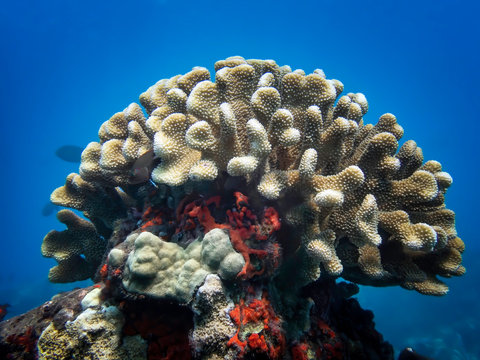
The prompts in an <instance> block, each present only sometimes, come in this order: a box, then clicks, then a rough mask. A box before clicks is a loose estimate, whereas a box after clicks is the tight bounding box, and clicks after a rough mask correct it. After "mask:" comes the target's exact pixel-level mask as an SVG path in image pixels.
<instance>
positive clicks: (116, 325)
mask: <svg viewBox="0 0 480 360" xmlns="http://www.w3.org/2000/svg"><path fill="white" fill-rule="evenodd" d="M220 286H221V282H220V281H219V278H218V277H217V276H216V275H209V276H207V279H206V281H205V283H204V284H203V285H202V286H201V287H200V288H199V289H198V291H197V294H196V296H195V299H194V301H193V306H192V307H191V308H192V309H193V311H192V310H190V307H187V306H179V305H177V304H173V303H171V302H166V301H159V300H156V299H153V298H148V297H141V298H137V299H133V298H128V297H126V298H122V297H121V296H113V297H112V296H109V295H108V294H107V293H108V289H106V288H105V287H103V289H102V288H99V287H95V286H92V287H89V288H85V289H76V290H73V291H70V292H67V293H62V294H59V295H57V296H55V297H54V298H53V299H52V300H51V301H48V302H46V303H45V304H44V305H42V306H40V307H38V308H36V309H33V310H31V311H30V312H28V313H25V314H23V315H20V316H17V317H14V318H11V319H8V320H6V321H4V322H2V323H0V357H1V358H2V359H45V360H47V359H73V358H83V359H99V360H100V359H105V360H106V359H109V360H110V359H155V360H157V359H158V360H160V359H163V360H167V359H294V360H307V359H370V360H375V359H393V348H392V346H391V345H390V344H389V343H387V342H385V341H384V340H383V337H382V335H381V334H380V333H379V332H377V331H376V330H375V324H374V322H373V314H372V312H370V311H367V310H363V309H362V308H361V307H360V305H359V304H358V302H357V300H355V299H353V298H351V297H350V296H351V295H353V294H355V293H356V292H357V290H358V289H357V287H356V285H353V284H347V283H344V282H341V283H338V284H336V283H335V281H334V280H322V281H316V282H314V283H312V284H311V285H309V286H308V287H306V288H305V289H304V295H305V296H306V297H310V299H311V300H312V303H311V304H310V315H311V316H310V318H309V322H310V324H305V327H306V328H305V329H302V332H303V335H302V336H300V337H299V338H298V339H295V340H294V341H291V340H290V339H289V338H288V337H287V336H286V335H285V334H287V333H288V331H287V329H288V328H289V326H291V324H288V323H285V322H284V321H283V319H281V318H280V317H278V316H277V315H276V313H275V310H274V308H273V307H272V305H271V303H270V299H269V295H268V293H267V292H264V293H263V294H262V295H261V296H260V298H257V297H255V296H254V294H251V299H249V300H241V301H240V302H239V303H237V304H234V303H232V300H231V299H227V298H226V297H225V295H222V292H221V287H220ZM295 326H297V327H298V325H295ZM307 326H308V328H307ZM296 330H297V331H300V329H296ZM292 331H294V330H293V329H290V332H292Z"/></svg>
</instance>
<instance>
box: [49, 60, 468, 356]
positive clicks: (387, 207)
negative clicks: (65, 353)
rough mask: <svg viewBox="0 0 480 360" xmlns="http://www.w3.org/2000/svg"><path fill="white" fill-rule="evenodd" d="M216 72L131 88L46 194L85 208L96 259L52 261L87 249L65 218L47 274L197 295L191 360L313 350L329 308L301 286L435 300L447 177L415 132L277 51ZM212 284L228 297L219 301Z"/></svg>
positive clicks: (447, 233) (452, 250) (447, 244)
mask: <svg viewBox="0 0 480 360" xmlns="http://www.w3.org/2000/svg"><path fill="white" fill-rule="evenodd" d="M214 80H215V81H211V80H210V74H209V72H208V70H207V69H205V68H201V67H196V68H194V69H192V71H190V72H189V73H187V74H185V75H177V76H174V77H173V78H171V79H166V80H161V81H159V82H157V83H156V84H155V85H153V86H152V87H150V88H149V89H148V90H147V91H146V92H145V93H143V94H142V95H141V96H140V102H141V104H142V105H143V107H144V109H145V111H146V115H145V114H144V113H143V111H142V109H141V107H140V106H139V105H137V104H131V105H130V106H128V107H127V108H126V109H125V110H124V111H123V112H120V113H117V114H115V115H114V116H113V117H112V118H110V119H109V120H108V121H106V122H105V123H104V124H102V126H101V127H100V130H99V134H98V135H99V141H98V142H92V143H90V144H89V145H88V146H87V147H86V149H85V150H84V151H83V153H82V160H81V165H80V171H79V174H70V175H69V176H68V177H67V181H66V184H65V185H64V186H62V187H60V188H58V189H56V190H55V191H54V192H53V194H52V201H53V202H54V203H55V204H57V205H61V206H66V207H73V208H75V209H77V210H80V211H83V213H84V215H85V216H86V217H87V218H88V219H90V220H91V222H92V224H91V226H90V227H93V228H96V234H97V235H95V236H96V239H97V240H96V241H98V244H103V245H101V246H100V245H99V246H97V247H96V248H102V249H104V250H103V260H102V261H99V260H98V256H97V257H95V261H91V262H90V263H93V264H96V265H98V267H99V268H98V270H97V271H96V272H95V271H92V270H91V268H90V271H83V272H82V274H81V275H76V274H75V273H76V272H77V271H78V270H77V269H75V268H74V267H68V266H62V264H63V263H62V261H63V262H64V261H65V259H70V258H72V259H73V258H74V257H75V256H78V254H80V253H81V252H82V251H83V252H84V258H85V259H86V260H87V261H88V259H89V258H90V257H89V256H87V252H86V251H87V250H88V249H89V247H88V246H87V245H86V244H90V243H91V241H90V240H89V241H90V242H89V241H86V240H85V239H86V238H87V237H86V236H84V237H82V236H79V235H78V234H77V232H76V231H74V230H75V229H74V228H72V229H70V226H69V230H66V231H65V232H63V233H60V234H62V236H58V235H56V234H58V233H55V232H54V233H50V234H49V235H47V236H46V238H45V240H44V246H43V247H44V248H45V249H46V248H48V252H47V251H45V252H44V254H45V255H46V256H53V257H55V258H56V259H57V260H58V261H60V264H59V266H58V267H56V268H54V269H56V270H55V273H56V274H57V273H58V275H57V276H56V277H53V276H52V277H51V280H52V281H59V279H71V280H76V279H79V278H86V277H92V278H95V280H96V281H98V282H101V283H102V284H103V285H102V286H103V288H104V293H105V297H107V298H109V297H110V298H112V299H117V300H118V299H122V298H124V299H129V300H131V299H132V298H133V299H143V298H145V297H146V298H151V299H157V300H158V301H164V300H169V301H174V302H176V303H179V304H186V305H187V306H188V307H191V306H193V307H192V309H193V310H194V311H197V315H196V317H195V324H201V325H198V326H199V327H195V329H194V330H193V333H192V334H193V338H192V343H193V344H194V348H195V351H194V352H193V354H194V356H196V357H198V358H209V356H210V357H211V358H215V356H217V357H220V358H221V357H222V356H225V354H227V353H228V354H229V355H228V356H229V357H231V358H235V357H238V358H242V357H244V356H249V355H248V354H249V353H252V354H257V355H258V354H262V356H266V357H268V358H285V356H287V355H285V354H286V353H289V351H290V353H289V354H290V355H288V356H293V357H294V358H305V359H307V358H309V356H310V355H307V353H309V352H308V351H307V350H306V349H307V348H308V347H309V346H310V347H312V346H313V345H312V343H310V344H309V345H308V344H306V343H301V341H302V339H303V340H305V339H307V338H308V339H309V341H313V340H312V339H311V337H312V335H311V334H312V331H313V332H314V333H315V331H317V332H319V333H325V331H326V333H328V331H330V330H331V329H330V326H333V325H332V324H329V325H326V323H325V321H327V319H320V320H321V324H323V325H319V324H320V323H317V324H316V325H315V326H314V327H315V329H317V330H315V331H314V330H310V333H309V330H308V329H309V327H310V326H311V324H312V318H311V316H312V314H314V313H315V314H317V315H315V316H317V317H318V316H320V315H318V314H320V313H319V312H318V311H319V310H318V309H317V310H313V309H315V308H316V307H319V306H323V305H321V304H319V303H318V302H315V301H312V298H314V297H315V296H314V295H312V294H310V295H308V296H307V295H306V294H305V289H306V288H307V287H309V286H310V287H311V286H312V284H318V283H319V282H321V283H322V284H325V283H324V282H323V281H325V279H334V278H337V277H343V278H344V279H346V280H349V281H352V282H354V283H357V284H365V285H372V286H392V285H400V286H402V287H404V288H406V289H411V290H416V291H418V292H420V293H422V294H426V295H444V294H446V293H447V291H448V287H447V286H446V285H445V284H444V283H443V282H442V281H441V280H440V279H439V277H447V278H448V277H451V276H459V275H462V274H463V273H464V272H465V268H464V267H463V266H462V265H461V261H462V258H461V253H462V252H463V250H464V244H463V242H462V240H461V239H460V238H458V237H457V233H456V230H455V219H454V213H453V212H452V211H451V210H448V209H446V207H445V204H444V196H445V193H446V190H447V189H448V187H449V186H450V185H451V183H452V178H451V177H450V175H449V174H448V173H446V172H444V171H443V170H442V167H441V165H440V163H438V162H437V161H427V162H425V163H424V159H423V155H422V150H421V149H420V148H419V147H418V146H417V145H416V144H415V142H414V141H412V140H409V141H406V142H405V143H404V144H403V145H402V146H400V147H399V141H400V139H401V138H402V135H403V129H402V127H401V126H400V125H398V124H397V120H396V118H395V116H394V115H392V114H385V115H383V116H381V117H380V119H379V120H378V122H377V124H376V125H371V124H367V123H364V120H363V117H364V115H365V114H366V113H367V111H368V103H367V100H366V98H365V96H364V95H363V94H360V93H355V94H354V93H348V94H346V95H343V96H342V95H341V93H342V92H343V84H342V83H341V82H340V81H338V80H329V79H327V78H326V76H325V74H324V73H323V71H322V70H315V71H314V72H313V73H312V74H308V75H307V74H305V72H304V71H303V70H294V71H292V70H291V68H290V67H288V66H278V65H277V64H276V63H275V62H274V61H272V60H245V59H243V58H241V57H232V58H228V59H226V60H222V61H218V62H217V63H216V64H215V79H214ZM60 220H61V218H60ZM61 221H62V220H61ZM82 221H84V222H87V221H86V220H82ZM67 225H68V224H67ZM84 226H86V225H84ZM77 228H78V227H77ZM88 239H93V238H92V237H91V236H90V237H88ZM54 240H55V241H54ZM107 242H108V244H107V245H105V244H106V243H107ZM89 246H90V245H89ZM58 254H62V256H59V255H58ZM101 262H103V264H102V263H101ZM62 269H63V270H62ZM60 270H62V271H63V273H60V272H62V271H60ZM52 271H53V270H52ZM217 275H218V276H217ZM213 276H215V278H213ZM205 279H209V280H208V281H207V282H205V284H204V281H206V280H205ZM213 279H215V281H214V280H213ZM207 283H208V284H210V285H211V286H213V287H212V290H208V291H215V292H217V293H219V292H223V294H222V295H218V296H217V298H218V302H219V303H218V304H213V303H212V301H213V300H212V299H211V297H208V296H207V295H206V294H208V291H207V289H209V288H208V287H206V284H207ZM213 284H215V286H214V285H213ZM210 285H209V286H210ZM332 286H333V285H331V284H330V285H328V286H327V287H332ZM313 288H318V286H317V287H315V286H314V287H313ZM199 289H200V290H199ZM201 289H203V290H201ZM320 289H321V287H320ZM206 291H207V292H206ZM206 296H207V298H208V301H207V300H202V299H204V298H205V297H206ZM207 298H205V299H207ZM205 301H207V302H210V303H209V304H208V306H207V305H200V304H203V303H205ZM192 304H193V305H192ZM205 304H207V303H205ZM228 304H230V305H228ZM228 306H230V310H228V314H225V311H226V310H225V311H224V315H225V316H228V317H229V318H230V320H229V321H228V322H225V321H226V320H225V319H223V320H222V322H223V324H225V325H224V327H225V326H226V327H225V328H224V329H223V328H222V329H223V330H221V331H222V334H219V338H224V337H225V336H226V335H225V334H229V335H228V336H231V338H230V340H228V341H227V343H226V344H223V343H222V344H220V343H219V342H212V341H213V340H212V339H211V334H208V333H207V332H206V331H205V330H202V329H205V328H206V329H211V328H212V325H211V322H212V321H214V319H218V317H219V316H220V315H219V314H220V313H219V310H215V309H225V308H226V307H228ZM204 307H205V309H206V310H201V311H200V310H198V309H203V308H204ZM195 309H197V310H195ZM203 312H205V314H207V315H205V316H206V318H205V319H200V317H201V316H200V315H199V314H202V313H203ZM320 312H321V311H320ZM240 314H243V315H240ZM245 314H250V315H245ZM239 316H240V317H239ZM244 316H247V317H248V318H249V319H250V320H248V321H247V320H245V318H244ZM320 318H321V316H320ZM320 320H319V321H320ZM260 323H262V324H264V325H265V327H263V325H262V326H260ZM226 324H229V325H226ZM232 324H233V325H234V327H233V334H234V335H232ZM195 326H196V325H195ZM200 326H201V327H200ZM312 326H313V325H312ZM235 327H237V329H236V331H235ZM327 328H328V329H330V330H328V331H327V330H325V329H327ZM311 329H313V328H311ZM322 329H323V330H322ZM331 331H333V330H331ZM307 333H309V334H310V335H308V336H306V334H307ZM202 334H204V335H202ZM203 337H204V341H205V343H202V341H203V340H202V338H203ZM305 341H306V340H305ZM207 343H208V344H210V343H212V344H213V343H215V344H214V345H212V346H207V345H206V344H207ZM337 343H338V344H340V342H339V341H337V340H335V344H337ZM317 345H318V344H317ZM317 345H315V346H317ZM322 346H324V350H325V346H326V345H325V344H323V345H322ZM331 346H333V345H332V343H330V347H331ZM335 346H337V345H335ZM232 349H234V350H235V351H234V352H233V353H232ZM289 349H290V350H289ZM293 349H295V350H293ZM332 349H333V348H332ZM311 351H313V350H310V353H311ZM325 351H326V350H325ZM332 351H333V350H332ZM335 351H338V352H339V353H340V354H344V355H345V354H346V353H347V352H348V351H350V350H348V347H345V346H340V345H338V349H336V350H335ZM342 352H343V353H342ZM293 353H295V354H297V355H292V354H293ZM298 354H304V357H298V356H300V355H298ZM302 356H303V355H302ZM380 358H382V357H381V356H380Z"/></svg>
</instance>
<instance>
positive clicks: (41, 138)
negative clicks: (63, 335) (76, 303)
mask: <svg viewBox="0 0 480 360" xmlns="http://www.w3.org/2000/svg"><path fill="white" fill-rule="evenodd" d="M479 11H480V5H479V3H478V2H476V1H463V2H461V4H460V3H459V4H458V5H455V6H454V5H451V2H449V1H446V0H441V1H432V0H426V1H415V2H414V1H401V2H399V1H390V0H383V1H381V0H377V1H373V0H364V1H351V0H344V1H341V2H338V1H334V0H317V1H305V0H298V1H295V2H293V1H286V0H280V1H251V0H245V1H241V2H233V1H213V0H205V1H202V2H189V1H183V2H180V1H171V0H144V1H142V2H138V1H136V2H134V1H123V0H120V1H112V0H105V1H102V2H99V1H92V0H84V1H77V0H68V1H59V0H51V1H45V2H39V1H33V0H18V1H15V2H14V1H10V2H8V3H7V2H4V3H3V4H2V6H1V7H0V33H1V34H2V36H1V37H0V49H1V51H2V56H1V57H0V103H1V107H0V109H1V115H0V116H1V130H2V131H1V134H2V141H1V142H0V146H1V151H0V157H1V164H2V166H3V170H2V172H1V176H0V181H1V186H0V191H1V200H2V203H3V206H2V212H1V214H2V215H1V224H2V230H3V231H2V233H1V235H0V236H1V240H0V241H1V244H2V247H1V251H0V304H2V303H5V302H8V303H10V304H11V307H10V309H9V310H10V311H11V314H12V315H15V314H19V313H22V312H24V311H26V310H28V309H29V308H32V307H34V306H37V305H39V304H40V303H42V302H44V301H45V300H47V299H48V298H49V297H50V296H51V295H53V294H54V293H56V292H58V291H59V290H60V289H69V288H72V287H74V286H79V285H81V284H69V285H63V286H59V285H52V284H49V283H48V280H47V274H48V269H49V268H50V267H51V266H52V265H53V264H54V261H53V260H51V259H44V258H42V256H41V254H40V245H41V242H42V239H43V236H44V235H45V234H46V233H47V232H48V231H49V230H51V229H58V230H61V229H62V227H61V224H59V223H58V222H57V221H56V219H55V216H54V215H50V216H42V208H43V207H44V205H45V203H46V202H48V198H49V195H50V193H51V191H52V190H53V189H54V188H56V187H58V186H61V185H63V182H64V179H65V176H66V175H68V174H69V173H70V172H74V171H77V168H78V165H76V164H72V163H67V162H65V161H62V160H60V159H59V158H57V157H56V156H55V150H56V149H57V148H58V147H60V146H61V145H65V144H71V145H77V146H82V147H84V146H85V145H86V144H87V143H89V142H90V141H95V140H96V139H97V131H98V128H99V126H100V124H101V123H102V122H103V121H105V120H107V119H108V118H109V117H110V116H111V115H112V114H114V113H115V112H117V111H121V110H123V109H124V108H125V107H126V106H127V105H128V104H130V103H131V102H134V101H138V95H139V94H140V93H141V92H143V91H144V90H145V89H147V88H148V87H149V86H150V85H152V84H154V83H155V82H156V81H157V80H159V79H162V78H167V77H171V76H173V75H176V74H180V73H185V72H187V71H189V70H190V69H191V68H192V67H193V66H197V65H198V66H205V67H208V68H209V69H210V70H212V71H213V64H214V62H215V61H216V60H219V59H223V58H226V57H228V56H232V55H241V56H243V57H245V58H261V59H274V60H276V61H277V63H278V64H280V65H284V64H288V65H290V66H291V67H292V68H301V69H304V70H305V71H307V72H311V71H313V70H314V69H315V68H322V69H323V70H324V71H325V73H326V74H327V77H328V78H335V79H339V80H341V81H342V82H343V83H344V85H345V90H346V92H362V93H364V94H365V95H366V97H367V99H368V101H369V105H370V110H369V112H368V114H367V115H366V117H365V120H366V122H370V123H375V122H376V121H377V119H378V117H379V116H380V115H381V114H383V113H386V112H392V113H394V114H395V115H396V116H397V118H398V120H399V122H400V124H401V125H402V126H403V127H404V129H405V135H404V140H408V139H414V140H415V141H416V142H417V144H418V145H419V146H421V147H422V149H423V152H424V155H425V159H434V160H438V161H440V162H441V163H442V164H443V167H444V169H445V170H446V171H447V172H449V173H450V174H451V175H452V176H453V179H454V183H453V185H452V187H451V188H450V189H449V191H448V193H447V206H448V207H449V208H451V209H453V210H454V211H455V212H456V214H457V230H458V232H459V235H460V236H461V237H462V239H463V240H464V241H465V243H466V245H467V251H466V253H465V256H464V263H465V266H466V267H467V275H466V276H464V277H462V278H455V279H451V280H448V281H447V282H448V284H449V285H450V286H451V291H450V293H449V294H448V295H447V296H445V297H443V298H433V297H426V296H421V295H419V294H416V293H413V292H408V291H407V290H403V289H400V288H398V289H397V288H367V287H364V288H362V291H361V293H360V295H359V299H360V301H361V304H362V306H363V307H365V308H370V309H372V310H373V311H374V312H375V315H376V317H375V319H376V323H377V325H378V328H379V330H380V331H381V332H382V333H383V334H384V335H385V338H386V339H387V340H388V341H390V342H391V343H393V344H394V346H395V347H396V348H402V347H404V346H407V345H417V346H418V347H419V348H421V349H422V351H424V352H425V353H428V352H430V354H433V352H436V353H435V356H436V358H438V359H476V358H480V346H479V345H478V342H477V341H476V338H475V334H478V333H479V332H480V305H479V302H478V298H480V286H479V285H480V265H479V263H478V261H477V259H478V256H479V255H480V245H479V244H478V241H477V239H476V235H477V234H476V233H475V229H476V225H477V224H478V218H477V216H478V211H477V207H478V206H479V204H480V195H479V192H478V189H477V188H476V186H478V183H479V181H478V179H479V175H480V174H479V167H478V165H477V159H478V155H479V151H478V144H477V141H478V136H479V130H480V125H479V123H480V118H479V111H478V109H477V106H478V105H477V104H478V103H479V100H478V96H479V91H478V84H479V83H480V71H479V68H478V64H480V42H479V41H478V39H479V38H480V27H479V25H478V21H477V16H478V13H479ZM455 351H456V353H455ZM455 356H456V357H455Z"/></svg>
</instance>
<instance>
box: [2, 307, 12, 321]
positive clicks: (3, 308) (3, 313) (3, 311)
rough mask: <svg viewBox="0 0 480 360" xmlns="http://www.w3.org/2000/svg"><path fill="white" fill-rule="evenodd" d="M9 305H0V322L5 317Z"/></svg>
mask: <svg viewBox="0 0 480 360" xmlns="http://www.w3.org/2000/svg"><path fill="white" fill-rule="evenodd" d="M9 306H10V304H3V305H0V321H2V320H3V319H4V318H5V316H6V315H7V307H9Z"/></svg>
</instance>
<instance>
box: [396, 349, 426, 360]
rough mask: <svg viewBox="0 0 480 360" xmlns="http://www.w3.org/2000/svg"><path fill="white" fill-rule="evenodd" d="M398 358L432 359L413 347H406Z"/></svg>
mask: <svg viewBox="0 0 480 360" xmlns="http://www.w3.org/2000/svg"><path fill="white" fill-rule="evenodd" d="M398 360H430V358H428V357H425V356H423V355H420V354H418V353H416V352H415V351H413V349H412V348H405V349H403V350H402V352H401V353H400V355H399V356H398Z"/></svg>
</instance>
